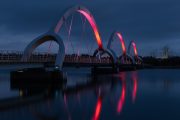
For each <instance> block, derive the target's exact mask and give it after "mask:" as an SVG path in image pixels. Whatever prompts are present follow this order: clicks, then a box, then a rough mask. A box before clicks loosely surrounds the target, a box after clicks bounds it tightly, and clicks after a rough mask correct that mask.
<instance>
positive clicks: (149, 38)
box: [0, 0, 180, 55]
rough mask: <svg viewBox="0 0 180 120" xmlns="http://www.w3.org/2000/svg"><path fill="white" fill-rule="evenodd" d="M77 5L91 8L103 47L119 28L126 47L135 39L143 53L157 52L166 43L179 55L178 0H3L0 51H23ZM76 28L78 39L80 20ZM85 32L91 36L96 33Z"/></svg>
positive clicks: (0, 7) (73, 39)
mask: <svg viewBox="0 0 180 120" xmlns="http://www.w3.org/2000/svg"><path fill="white" fill-rule="evenodd" d="M74 5H83V6H85V7H86V8H88V9H89V10H90V11H91V13H92V14H93V16H94V18H95V20H96V23H97V25H98V28H99V32H100V35H101V37H102V41H103V45H104V46H106V45H107V41H108V39H109V37H110V35H111V33H112V32H113V31H114V30H116V31H119V32H121V33H122V35H123V38H124V40H125V44H126V46H128V44H129V43H130V41H131V40H134V41H135V42H136V44H137V49H138V52H139V54H141V55H150V54H151V53H152V52H158V51H160V50H161V49H162V47H163V46H168V47H169V48H170V50H171V51H173V53H174V54H177V55H180V47H179V45H180V14H179V11H180V1H179V0H28V1H27V0H1V1H0V15H1V17H0V50H19V51H23V50H24V48H25V47H26V46H27V45H28V43H29V42H31V41H32V40H33V39H34V38H36V37H38V36H39V35H41V34H43V33H45V32H47V31H48V30H49V29H50V28H51V27H52V26H53V25H54V24H56V21H57V20H58V19H59V18H60V17H61V14H62V12H63V11H64V10H65V9H67V8H69V7H72V6H74ZM76 16H77V15H76ZM77 20H78V19H77ZM73 27H74V28H73V29H74V30H75V32H74V34H73V35H72V37H71V39H72V41H74V42H78V39H80V34H76V33H77V32H81V30H80V22H77V23H73ZM86 35H87V36H86V37H88V38H89V37H92V35H93V34H86ZM60 36H61V34H60ZM62 37H65V34H63V32H62ZM92 38H93V37H92ZM88 42H90V43H91V42H94V41H93V40H88ZM80 46H83V47H85V46H86V44H81V45H80ZM75 47H77V46H75ZM116 47H117V46H116ZM119 47H120V46H119Z"/></svg>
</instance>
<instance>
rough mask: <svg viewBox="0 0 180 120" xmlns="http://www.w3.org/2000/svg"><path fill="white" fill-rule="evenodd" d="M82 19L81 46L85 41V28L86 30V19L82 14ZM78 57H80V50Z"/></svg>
mask: <svg viewBox="0 0 180 120" xmlns="http://www.w3.org/2000/svg"><path fill="white" fill-rule="evenodd" d="M80 18H81V22H82V34H81V39H80V42H79V45H81V43H82V42H83V40H84V36H85V28H86V18H84V17H83V16H82V15H81V14H80ZM82 48H83V47H82ZM78 56H79V50H78Z"/></svg>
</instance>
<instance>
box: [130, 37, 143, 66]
mask: <svg viewBox="0 0 180 120" xmlns="http://www.w3.org/2000/svg"><path fill="white" fill-rule="evenodd" d="M131 49H133V51H134V56H132V55H131ZM128 55H129V56H131V57H132V58H133V63H135V64H136V60H139V61H141V62H142V59H141V58H140V57H139V56H138V51H137V47H136V43H135V42H134V41H133V40H132V41H131V42H130V43H129V46H128Z"/></svg>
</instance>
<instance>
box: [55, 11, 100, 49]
mask: <svg viewBox="0 0 180 120" xmlns="http://www.w3.org/2000/svg"><path fill="white" fill-rule="evenodd" d="M74 11H75V12H79V13H80V14H82V15H83V16H84V17H85V18H86V19H87V20H88V22H89V23H90V25H91V27H92V29H93V32H94V35H95V38H96V41H97V44H98V47H99V49H103V45H102V40H101V37H100V34H99V31H98V28H97V25H96V22H95V20H94V18H93V16H91V14H90V13H89V12H88V11H87V10H86V9H79V8H78V10H77V9H76V8H75V9H74ZM74 11H73V8H72V9H70V10H69V11H67V12H66V13H65V16H66V17H67V16H68V14H69V15H70V14H71V13H72V12H74ZM65 19H66V18H64V16H63V17H62V18H61V19H60V20H59V22H58V23H57V25H56V26H55V29H54V32H55V33H58V32H59V30H60V29H61V26H62V24H63V22H64V21H65Z"/></svg>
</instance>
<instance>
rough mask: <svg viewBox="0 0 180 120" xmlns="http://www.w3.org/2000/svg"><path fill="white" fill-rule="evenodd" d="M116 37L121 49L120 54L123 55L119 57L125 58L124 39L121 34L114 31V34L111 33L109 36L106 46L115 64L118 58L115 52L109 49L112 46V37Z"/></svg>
mask: <svg viewBox="0 0 180 120" xmlns="http://www.w3.org/2000/svg"><path fill="white" fill-rule="evenodd" d="M116 36H117V37H118V39H119V41H120V43H121V48H122V52H123V54H122V55H121V56H122V57H125V56H127V54H126V46H125V42H124V39H123V37H122V34H121V33H120V32H118V31H115V32H113V33H112V34H111V36H110V39H109V41H108V44H107V49H108V50H109V51H110V52H111V54H112V55H113V57H114V60H115V62H117V58H118V56H117V55H116V53H115V51H114V50H113V49H112V48H111V45H112V42H113V41H114V37H116ZM127 57H128V56H127Z"/></svg>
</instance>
